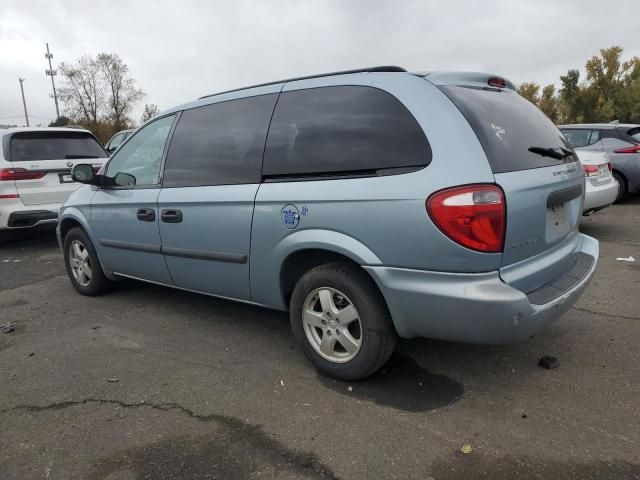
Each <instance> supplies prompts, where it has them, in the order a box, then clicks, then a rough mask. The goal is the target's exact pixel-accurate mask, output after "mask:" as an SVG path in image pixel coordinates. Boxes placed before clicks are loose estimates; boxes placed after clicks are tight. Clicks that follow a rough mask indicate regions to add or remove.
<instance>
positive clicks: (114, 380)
mask: <svg viewBox="0 0 640 480" xmlns="http://www.w3.org/2000/svg"><path fill="white" fill-rule="evenodd" d="M119 381H120V379H119V378H107V382H109V383H118V382H119Z"/></svg>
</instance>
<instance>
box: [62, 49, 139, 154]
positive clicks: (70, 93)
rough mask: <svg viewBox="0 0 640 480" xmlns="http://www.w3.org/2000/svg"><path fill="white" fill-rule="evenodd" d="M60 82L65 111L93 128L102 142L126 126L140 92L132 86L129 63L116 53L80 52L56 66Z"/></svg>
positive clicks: (133, 84)
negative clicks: (76, 57) (80, 54)
mask: <svg viewBox="0 0 640 480" xmlns="http://www.w3.org/2000/svg"><path fill="white" fill-rule="evenodd" d="M59 71H60V73H61V74H62V78H63V84H62V87H61V88H59V89H58V92H59V95H58V96H59V98H60V100H61V101H62V103H63V104H64V106H65V110H66V112H65V113H66V115H67V116H68V117H70V118H71V119H73V121H72V123H77V124H78V125H82V126H83V127H85V128H88V129H89V130H91V131H93V133H94V134H95V135H96V136H97V137H98V138H99V139H100V140H101V141H103V142H105V141H107V140H108V139H109V138H110V137H111V136H112V135H113V134H114V133H115V132H118V131H120V130H123V129H126V128H129V127H131V126H132V124H133V121H132V120H131V118H130V117H129V115H130V114H131V111H132V110H133V107H134V106H135V104H136V103H137V102H138V101H140V100H141V99H142V97H143V96H144V92H143V91H142V90H140V89H139V88H137V87H136V83H135V80H134V79H133V78H132V76H131V73H130V72H129V67H128V66H127V65H126V64H125V63H124V61H123V60H122V59H121V58H120V56H118V55H117V54H113V53H99V54H98V55H97V56H96V57H92V56H89V55H84V56H82V57H80V58H79V59H78V61H76V62H75V63H70V64H68V63H62V64H61V65H60V67H59Z"/></svg>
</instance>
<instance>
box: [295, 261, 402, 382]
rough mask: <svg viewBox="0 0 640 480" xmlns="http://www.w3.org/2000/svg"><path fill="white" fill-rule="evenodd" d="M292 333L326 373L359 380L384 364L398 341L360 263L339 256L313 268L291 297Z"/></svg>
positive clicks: (310, 357)
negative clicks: (352, 263) (337, 259)
mask: <svg viewBox="0 0 640 480" xmlns="http://www.w3.org/2000/svg"><path fill="white" fill-rule="evenodd" d="M290 320H291V328H292V330H293V334H294V336H295V338H296V341H297V342H298V344H299V346H300V348H301V349H302V351H303V352H304V354H305V355H306V356H307V358H308V359H309V360H310V361H311V362H312V363H313V364H314V365H315V367H316V368H317V369H318V370H319V371H320V372H321V373H323V374H325V375H328V376H330V377H334V378H338V379H341V380H359V379H363V378H365V377H368V376H369V375H371V374H372V373H374V372H375V371H377V370H378V369H379V368H380V367H382V366H383V365H384V364H385V363H386V361H387V360H388V359H389V357H390V356H391V353H392V352H393V349H394V348H395V344H396V333H395V330H394V328H393V323H392V321H391V316H390V314H389V310H388V309H387V306H386V304H385V302H384V299H383V298H382V295H381V294H380V291H379V290H378V289H377V287H376V285H375V283H374V282H373V280H372V279H371V277H369V276H368V275H367V273H366V272H364V271H362V270H361V269H359V268H357V267H355V266H352V265H349V264H348V263H343V262H336V263H329V264H325V265H320V266H318V267H315V268H313V269H311V270H309V271H308V272H307V273H305V274H304V275H303V276H302V278H300V280H299V281H298V283H297V284H296V286H295V288H294V290H293V294H292V295H291V302H290Z"/></svg>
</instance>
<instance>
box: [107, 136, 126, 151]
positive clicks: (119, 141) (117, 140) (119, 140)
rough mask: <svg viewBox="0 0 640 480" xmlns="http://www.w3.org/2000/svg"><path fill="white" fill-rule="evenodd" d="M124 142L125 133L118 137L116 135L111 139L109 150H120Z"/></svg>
mask: <svg viewBox="0 0 640 480" xmlns="http://www.w3.org/2000/svg"><path fill="white" fill-rule="evenodd" d="M123 141H124V133H119V134H118V135H116V136H115V137H113V138H112V139H111V141H110V142H109V145H107V148H108V149H109V150H112V151H113V150H115V149H116V148H118V147H119V146H120V145H121V144H122V142H123Z"/></svg>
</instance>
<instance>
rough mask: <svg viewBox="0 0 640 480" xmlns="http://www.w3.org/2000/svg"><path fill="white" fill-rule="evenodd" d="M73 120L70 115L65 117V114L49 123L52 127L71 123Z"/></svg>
mask: <svg viewBox="0 0 640 480" xmlns="http://www.w3.org/2000/svg"><path fill="white" fill-rule="evenodd" d="M70 123H71V120H69V117H65V116H64V115H62V116H60V117H58V118H56V119H55V120H54V121H53V122H51V123H50V124H49V126H50V127H64V126H65V125H69V124H70Z"/></svg>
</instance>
